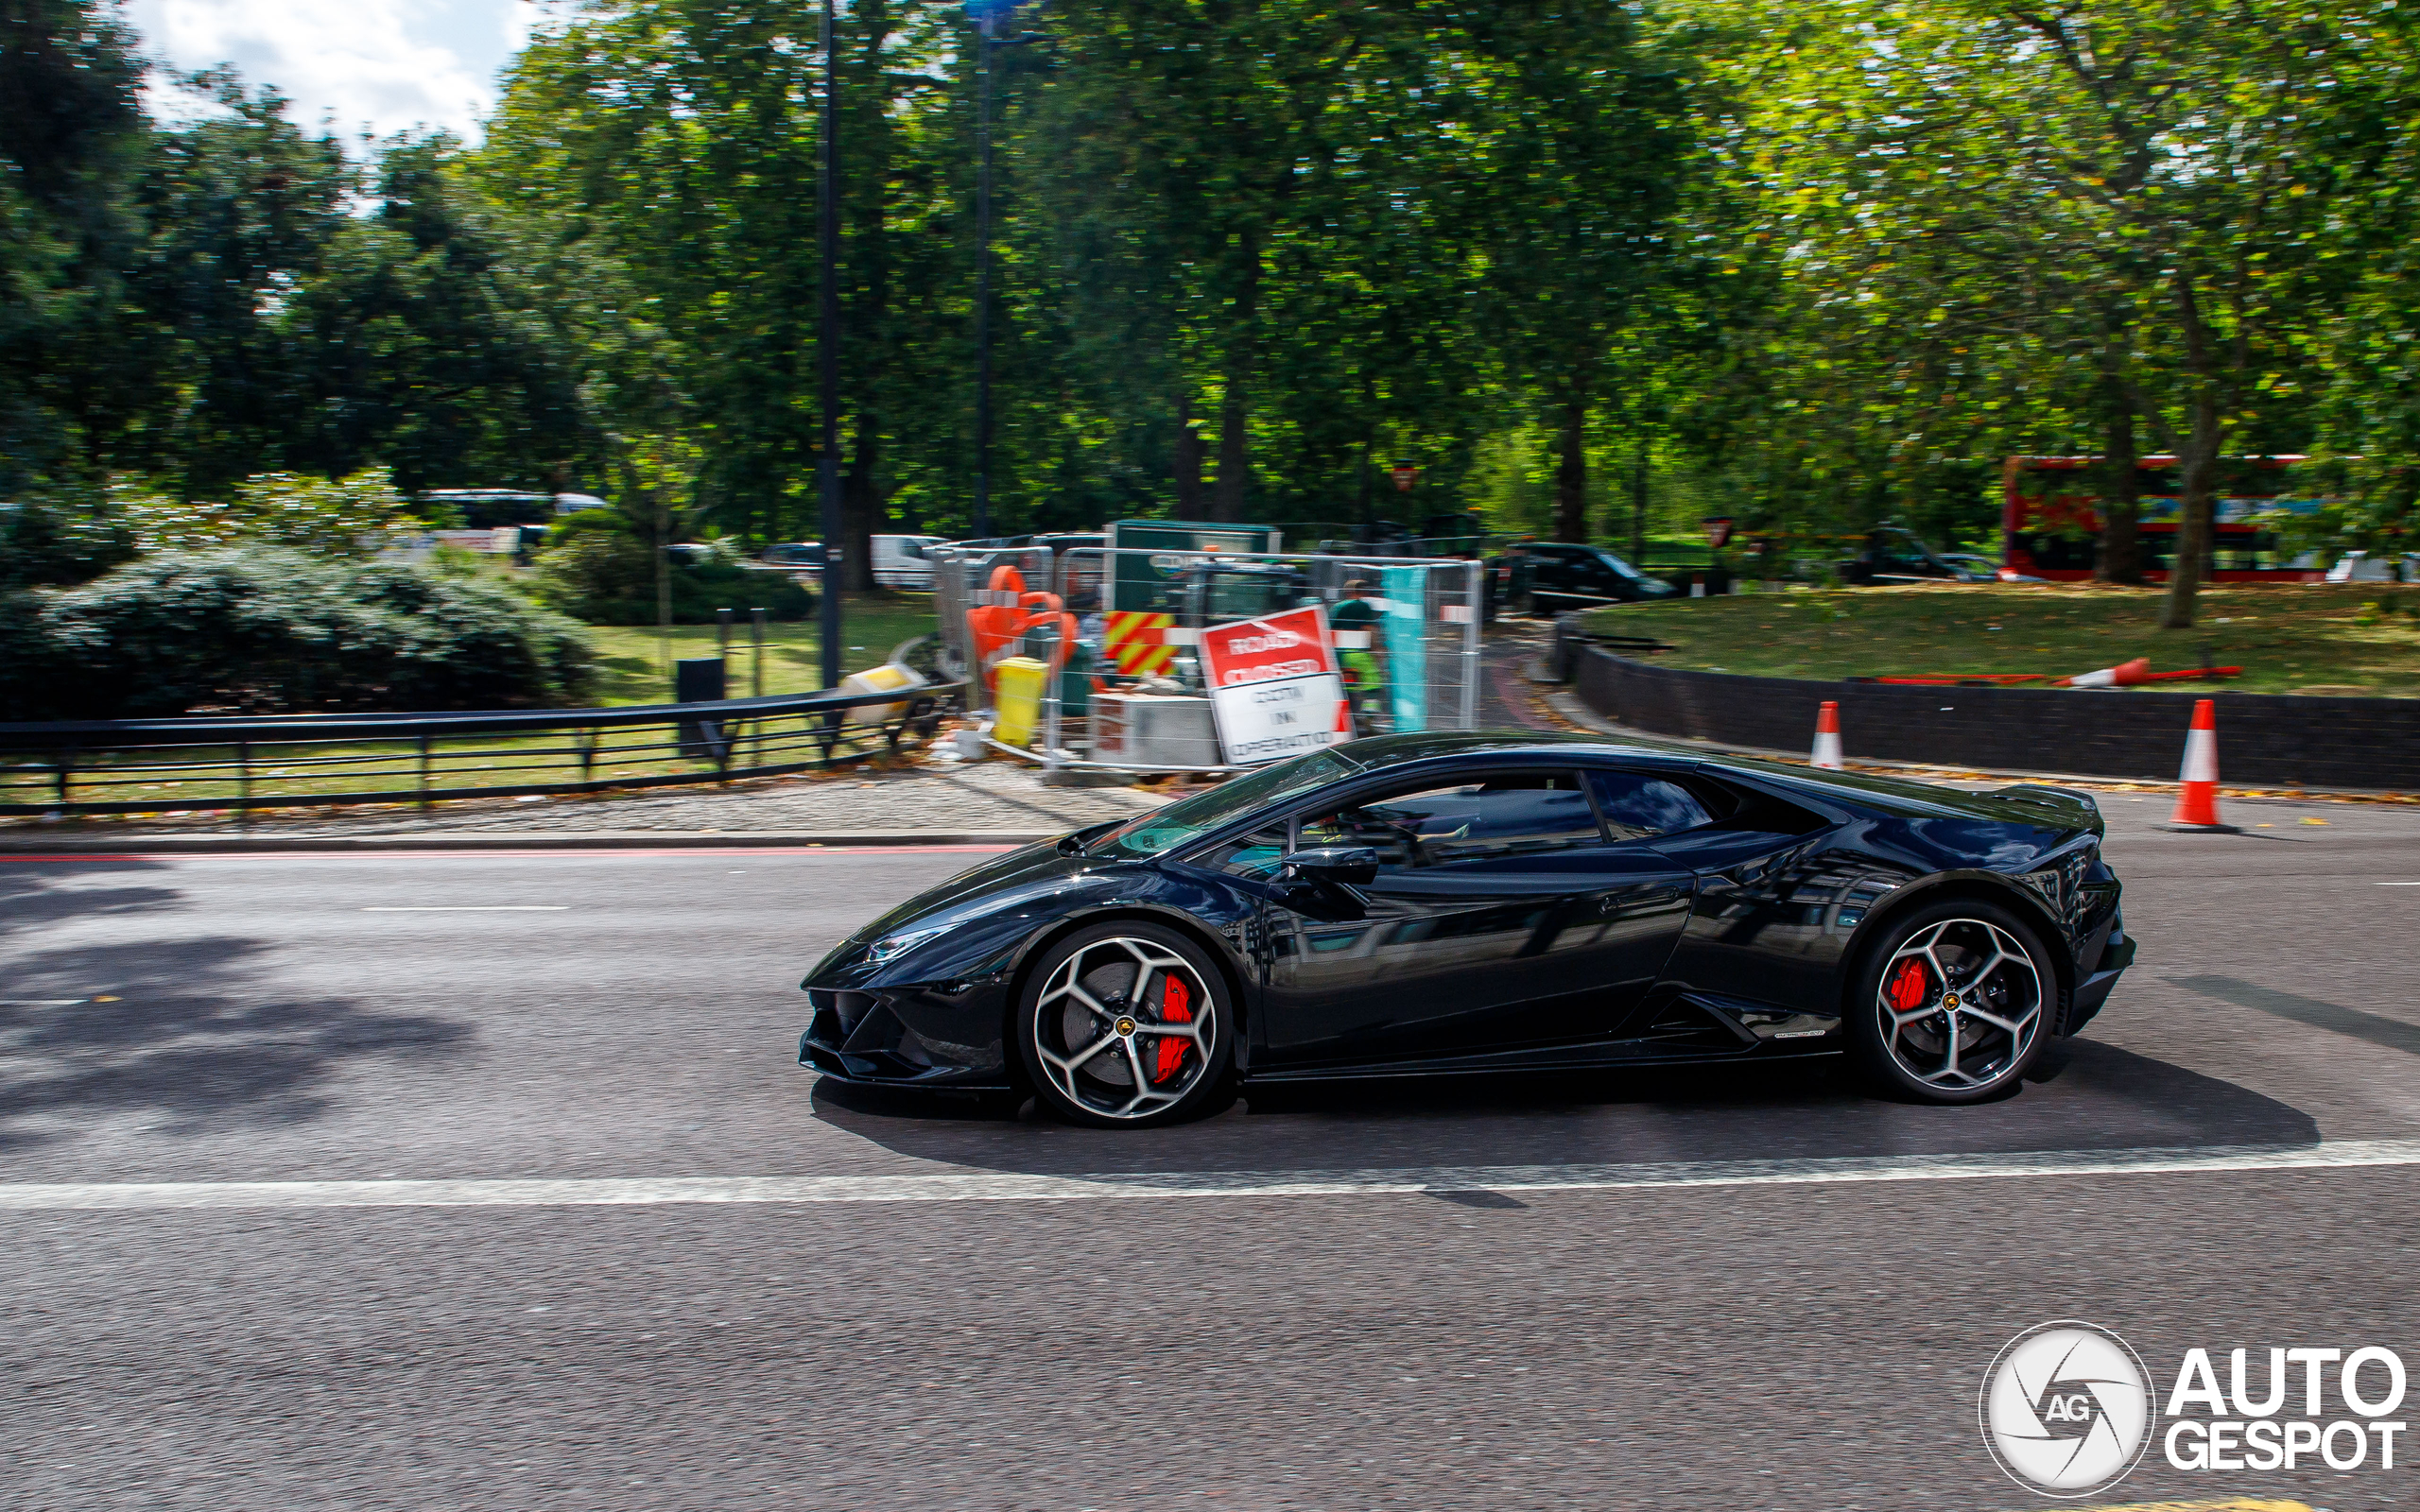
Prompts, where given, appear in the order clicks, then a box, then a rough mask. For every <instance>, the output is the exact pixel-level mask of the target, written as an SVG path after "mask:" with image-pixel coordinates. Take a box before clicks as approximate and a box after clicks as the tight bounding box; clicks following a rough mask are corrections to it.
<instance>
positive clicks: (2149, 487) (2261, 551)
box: [2000, 456, 2326, 583]
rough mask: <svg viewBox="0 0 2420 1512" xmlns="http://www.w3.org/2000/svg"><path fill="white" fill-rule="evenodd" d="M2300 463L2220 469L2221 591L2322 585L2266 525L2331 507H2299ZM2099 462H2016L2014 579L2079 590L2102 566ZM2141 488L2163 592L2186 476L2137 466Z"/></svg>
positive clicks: (2011, 481) (2010, 531)
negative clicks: (2232, 586) (2290, 481)
mask: <svg viewBox="0 0 2420 1512" xmlns="http://www.w3.org/2000/svg"><path fill="white" fill-rule="evenodd" d="M2302 460H2303V458H2302V457H2300V456H2246V457H2229V458H2227V459H2226V460H2225V461H2224V462H2222V463H2221V464H2220V476H2219V497H2218V507H2217V509H2216V510H2215V511H2214V512H2215V513H2216V515H2217V522H2216V524H2217V529H2216V534H2215V537H2214V539H2213V540H2212V541H2211V550H2212V556H2211V559H2210V578H2211V580H2213V581H2216V582H2222V583H2276V582H2286V583H2315V582H2318V581H2319V580H2320V579H2321V578H2322V577H2323V576H2325V571H2326V564H2325V562H2321V561H2318V560H2316V559H2315V558H2312V557H2311V555H2310V554H2309V553H2307V552H2306V553H2300V554H2296V553H2290V552H2287V551H2285V550H2283V549H2282V548H2281V547H2280V545H2279V543H2278V541H2277V538H2276V535H2275V533H2274V532H2273V531H2271V530H2269V529H2267V528H2265V527H2264V526H2263V525H2262V524H2259V523H2257V517H2258V516H2260V515H2263V514H2268V513H2271V512H2273V511H2275V510H2278V509H2287V510H2292V511H2294V512H2296V513H2303V512H2308V511H2310V510H2315V509H2317V508H2319V507H2321V505H2322V504H2323V503H2324V501H2322V500H2319V499H2308V498H2294V497H2290V496H2289V494H2288V491H2287V478H2288V473H2287V471H2286V470H2287V469H2289V468H2290V467H2292V466H2293V465H2294V464H2295V463H2297V462H2300V461H2302ZM2099 468H2100V458H2099V457H2097V456H2012V457H2010V458H2009V459H2008V462H2007V464H2006V466H2005V467H2004V468H2003V469H2002V470H2001V484H2002V489H2001V496H2002V500H2003V503H2002V512H2001V516H2000V528H2001V545H2002V548H2003V552H2004V555H2003V556H2002V558H2001V560H2002V561H2004V562H2005V563H2006V564H2007V567H2008V570H2009V572H2010V573H2011V574H2013V575H2014V576H2026V577H2047V578H2050V579H2052V580H2054V581H2059V582H2075V581H2078V580H2080V579H2083V578H2088V577H2090V576H2092V572H2093V568H2094V566H2095V564H2096V563H2098V561H2099V560H2100V524H2101V522H2100V496H2099V481H2098V479H2097V477H2096V476H2095V472H2096V471H2097V470H2098V469H2099ZM2135 468H2136V470H2137V472H2139V474H2140V478H2141V499H2142V513H2141V526H2140V532H2141V533H2140V541H2139V546H2138V548H2137V549H2138V550H2139V551H2140V552H2141V561H2142V564H2143V576H2144V577H2145V578H2146V579H2148V580H2150V581H2152V582H2164V581H2166V580H2167V577H2168V570H2169V565H2170V564H2171V563H2172V562H2173V561H2174V560H2175V558H2176V524H2177V504H2178V499H2179V496H2180V494H2181V491H2182V484H2183V477H2182V472H2183V470H2182V469H2181V468H2180V467H2179V466H2178V465H2177V461H2176V458H2175V457H2173V456H2147V457H2144V458H2143V459H2142V460H2141V461H2139V462H2137V463H2136V464H2135Z"/></svg>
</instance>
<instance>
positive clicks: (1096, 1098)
mask: <svg viewBox="0 0 2420 1512" xmlns="http://www.w3.org/2000/svg"><path fill="white" fill-rule="evenodd" d="M1235 1022H1236V1021H1235V1011H1234V1005H1233V1004H1232V1003H1231V1002H1230V1001H1229V1000H1228V995H1227V987H1226V979H1225V978H1224V977H1223V976H1222V975H1221V974H1220V973H1219V970H1218V968H1217V966H1216V965H1214V964H1213V963H1212V962H1211V960H1210V958H1209V956H1208V954H1206V953H1205V952H1204V951H1203V950H1202V949H1201V946H1199V945H1197V944H1195V943H1194V942H1193V941H1192V940H1190V939H1187V938H1185V937H1184V936H1183V935H1180V934H1178V933H1177V932H1176V931H1174V930H1171V929H1165V928H1162V927H1161V926H1159V925H1157V924H1148V923H1143V922H1140V921H1126V920H1121V921H1118V922H1115V923H1109V924H1101V925H1097V926H1095V927H1093V928H1091V929H1085V930H1080V931H1078V932H1077V933H1075V934H1073V935H1070V936H1067V937H1066V938H1065V939H1063V940H1061V941H1060V942H1059V943H1058V944H1057V945H1054V946H1053V947H1051V949H1050V950H1049V952H1048V953H1047V954H1046V955H1045V956H1044V957H1043V959H1042V960H1041V961H1040V962H1038V963H1037V964H1036V965H1035V967H1034V970H1033V971H1031V972H1029V974H1028V975H1027V978H1026V984H1025V990H1024V991H1023V993H1021V994H1020V996H1019V999H1018V1003H1017V1022H1016V1041H1017V1053H1018V1056H1019V1057H1020V1058H1021V1059H1022V1060H1023V1061H1024V1062H1025V1068H1026V1074H1027V1075H1028V1076H1029V1078H1030V1079H1031V1080H1032V1083H1033V1088H1034V1095H1035V1096H1036V1097H1037V1098H1038V1099H1039V1100H1040V1102H1041V1103H1042V1105H1043V1107H1045V1108H1047V1109H1049V1110H1050V1111H1051V1112H1052V1113H1054V1114H1056V1115H1058V1116H1059V1117H1061V1118H1063V1119H1065V1120H1067V1121H1068V1122H1070V1123H1076V1124H1090V1125H1096V1126H1098V1127H1111V1128H1134V1127H1141V1126H1147V1125H1154V1124H1172V1123H1176V1122H1178V1121H1180V1120H1182V1119H1185V1118H1190V1117H1193V1116H1195V1115H1196V1114H1199V1113H1201V1112H1203V1111H1206V1110H1207V1109H1208V1108H1210V1106H1211V1104H1212V1103H1213V1102H1214V1101H1215V1100H1216V1099H1217V1098H1218V1096H1219V1091H1220V1089H1221V1087H1222V1086H1223V1084H1224V1083H1225V1081H1226V1078H1227V1069H1228V1067H1229V1066H1230V1065H1231V1064H1232V1063H1233V1035H1234V1033H1235Z"/></svg>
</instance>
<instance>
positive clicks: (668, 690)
mask: <svg viewBox="0 0 2420 1512" xmlns="http://www.w3.org/2000/svg"><path fill="white" fill-rule="evenodd" d="M840 615H841V619H840V626H841V630H842V633H843V635H844V636H845V637H846V639H845V640H844V642H843V649H842V651H841V653H840V665H841V667H842V669H843V670H845V671H849V672H861V671H863V670H864V669H865V668H867V667H871V666H878V665H880V664H881V663H882V662H883V661H884V660H885V659H886V658H888V657H889V656H890V653H891V651H892V649H893V648H895V647H896V646H897V645H898V644H899V643H900V642H902V641H905V640H908V638H910V637H911V636H918V635H924V634H926V633H928V632H929V631H930V630H931V629H932V627H933V599H932V595H931V594H929V593H874V594H856V593H850V594H844V595H843V596H842V598H841V603H840ZM733 618H734V619H735V621H737V622H738V623H736V624H735V625H734V626H733V627H732V634H731V665H730V668H729V670H728V676H729V679H730V693H731V696H733V697H735V698H746V697H751V696H753V695H754V693H755V684H754V682H753V681H752V675H753V672H754V668H755V656H754V651H753V648H752V644H751V643H750V641H749V638H748V621H747V616H746V615H744V614H739V615H734V616H733ZM588 633H589V637H590V638H591V639H592V640H593V641H595V643H596V653H597V664H598V670H599V672H600V673H601V674H602V675H601V677H600V678H599V679H598V682H597V695H598V696H597V702H599V703H601V704H626V703H668V702H670V701H671V698H672V672H671V668H670V667H669V665H668V664H667V663H666V661H665V653H664V648H663V645H662V643H661V642H660V641H659V639H658V637H657V634H656V631H655V629H654V628H653V627H637V626H624V625H592V626H590V627H588ZM670 638H671V643H672V644H671V656H672V658H673V659H674V660H676V661H677V660H679V659H681V658H683V657H695V656H712V655H714V654H715V627H713V626H711V625H675V626H674V627H672V630H671V636H670ZM821 647H822V637H821V634H820V633H819V631H818V629H817V627H816V622H815V621H814V620H812V619H806V620H800V621H798V622H796V623H794V624H788V625H785V624H782V623H780V622H779V621H776V622H774V623H772V624H769V625H768V626H766V627H765V692H766V693H767V694H769V695H771V694H783V693H813V692H815V691H816V689H817V688H818V687H819V686H820V685H821V676H820V674H819V668H820V667H821V660H822V649H821Z"/></svg>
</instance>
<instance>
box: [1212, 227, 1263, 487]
mask: <svg viewBox="0 0 2420 1512" xmlns="http://www.w3.org/2000/svg"><path fill="white" fill-rule="evenodd" d="M1243 254H1244V258H1245V263H1244V281H1243V286H1242V288H1241V289H1239V290H1238V291H1237V292H1236V305H1235V309H1234V311H1233V313H1232V314H1231V315H1230V317H1229V325H1228V332H1229V335H1228V339H1227V374H1226V380H1227V381H1226V391H1225V392H1224V393H1222V394H1220V395H1219V491H1218V494H1217V496H1216V497H1215V498H1214V499H1213V500H1212V501H1211V508H1210V518H1211V519H1213V520H1218V521H1221V522H1224V523H1226V524H1241V523H1242V521H1243V518H1244V502H1245V495H1246V494H1247V493H1248V492H1249V490H1251V487H1252V462H1251V458H1250V447H1251V439H1250V437H1249V436H1248V435H1247V434H1246V427H1247V426H1248V425H1249V424H1250V422H1251V410H1250V407H1249V406H1248V405H1247V404H1245V396H1246V394H1247V393H1248V392H1249V390H1250V388H1251V387H1252V376H1253V325H1254V322H1255V321H1256V320H1257V318H1258V316H1259V306H1260V248H1259V245H1258V244H1257V243H1256V242H1254V241H1253V240H1252V239H1251V238H1249V237H1247V238H1246V239H1245V242H1244V247H1243Z"/></svg>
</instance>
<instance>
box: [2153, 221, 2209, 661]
mask: <svg viewBox="0 0 2420 1512" xmlns="http://www.w3.org/2000/svg"><path fill="white" fill-rule="evenodd" d="M2176 306H2177V334H2178V335H2181V336H2183V337H2184V338H2185V371H2186V375H2187V382H2188V383H2189V384H2190V386H2191V388H2190V393H2191V395H2192V397H2191V399H2190V401H2189V404H2190V406H2191V411H2192V417H2193V421H2192V430H2191V434H2190V435H2188V436H2187V438H2186V441H2185V445H2184V447H2183V448H2182V455H2179V456H2178V458H2177V461H2178V462H2179V463H2180V464H2181V465H2182V467H2181V470H2182V472H2184V478H2183V479H2182V483H2183V487H2182V488H2181V489H2180V490H2179V492H2180V494H2181V497H2180V498H2178V500H2177V502H2176V557H2175V559H2174V560H2173V561H2172V562H2171V563H2170V564H2169V570H2168V598H2167V600H2166V602H2164V603H2163V604H2162V605H2161V606H2160V614H2159V627H2160V628H2161V629H2163V630H2182V629H2188V628H2190V627H2192V624H2193V596H2194V594H2195V593H2197V592H2198V591H2199V590H2200V589H2201V586H2202V579H2203V577H2204V576H2205V575H2206V574H2207V573H2208V572H2209V565H2210V524H2211V507H2212V496H2213V495H2214V494H2215V493H2216V491H2217V484H2218V472H2219V447H2220V445H2221V441H2222V438H2223V435H2224V430H2223V422H2222V421H2221V417H2220V414H2219V386H2218V374H2217V373H2216V372H2215V371H2213V370H2212V369H2213V365H2214V356H2213V353H2212V352H2211V350H2210V337H2209V332H2208V330H2207V329H2205V328H2204V326H2203V324H2202V309H2201V304H2200V302H2199V301H2197V300H2196V299H2195V297H2194V293H2193V285H2192V283H2191V282H2190V278H2189V275H2188V274H2187V272H2186V271H2185V270H2183V269H2179V270H2178V272H2177V275H2176Z"/></svg>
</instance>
